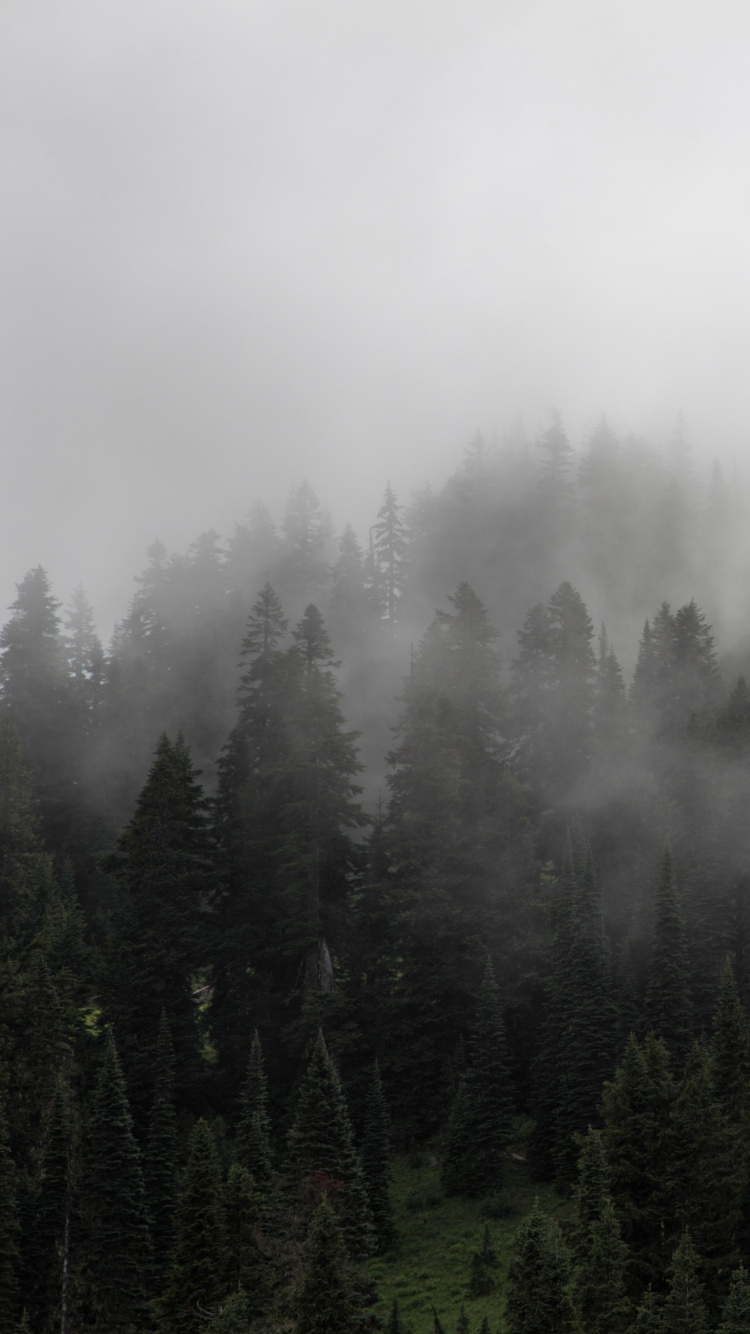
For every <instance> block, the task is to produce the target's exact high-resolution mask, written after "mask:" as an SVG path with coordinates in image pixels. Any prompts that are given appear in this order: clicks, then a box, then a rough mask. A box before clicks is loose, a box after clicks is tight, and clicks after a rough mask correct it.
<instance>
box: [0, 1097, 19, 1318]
mask: <svg viewBox="0 0 750 1334" xmlns="http://www.w3.org/2000/svg"><path fill="white" fill-rule="evenodd" d="M17 1190H18V1179H17V1173H16V1167H15V1164H14V1162H13V1159H12V1157H11V1154H10V1149H9V1148H8V1130H7V1125H6V1121H5V1110H4V1107H3V1106H2V1105H0V1329H12V1328H13V1325H14V1321H15V1317H16V1313H17V1305H18V1277H17V1264H18V1236H19V1219H18V1195H17Z"/></svg>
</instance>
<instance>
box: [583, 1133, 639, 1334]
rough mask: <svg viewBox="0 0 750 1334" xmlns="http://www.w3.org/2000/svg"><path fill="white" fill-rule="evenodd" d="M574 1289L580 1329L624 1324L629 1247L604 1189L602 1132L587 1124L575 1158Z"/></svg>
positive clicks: (594, 1332)
mask: <svg viewBox="0 0 750 1334" xmlns="http://www.w3.org/2000/svg"><path fill="white" fill-rule="evenodd" d="M579 1174H580V1175H579V1182H578V1190H577V1193H576V1203H577V1205H578V1210H577V1212H578V1220H577V1227H576V1232H575V1272H574V1283H573V1292H574V1300H575V1303H576V1307H577V1310H578V1314H579V1320H580V1324H581V1328H582V1330H583V1331H584V1332H585V1334H608V1332H609V1331H612V1334H614V1332H615V1331H616V1330H621V1329H624V1328H625V1325H626V1322H627V1316H628V1308H627V1304H626V1301H625V1272H626V1267H627V1263H628V1248H627V1246H626V1245H625V1243H624V1242H623V1240H622V1238H621V1235H620V1224H619V1221H618V1218H617V1215H616V1214H615V1210H614V1205H613V1203H612V1197H611V1195H610V1193H609V1168H608V1165H607V1160H606V1157H605V1154H604V1148H603V1145H602V1135H601V1131H598V1130H592V1129H591V1128H589V1133H588V1135H587V1136H586V1139H585V1141H584V1145H583V1150H582V1152H581V1156H580V1158H579Z"/></svg>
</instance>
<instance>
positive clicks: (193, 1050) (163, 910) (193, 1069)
mask: <svg viewBox="0 0 750 1334" xmlns="http://www.w3.org/2000/svg"><path fill="white" fill-rule="evenodd" d="M106 865H107V869H109V870H110V871H111V872H112V874H113V875H114V876H115V878H116V880H117V882H118V886H119V889H120V895H121V904H122V907H121V912H120V918H119V929H118V933H117V940H116V943H115V949H114V951H113V958H112V966H111V968H110V971H109V975H108V977H107V979H106V984H107V985H106V992H107V995H106V1000H107V1012H108V1014H109V1016H110V1017H111V1020H112V1022H113V1024H114V1027H115V1029H116V1032H117V1034H118V1040H119V1042H120V1043H121V1044H122V1046H123V1064H124V1066H125V1069H126V1070H127V1072H128V1076H129V1080H130V1087H131V1089H132V1094H133V1100H134V1106H135V1108H136V1110H137V1112H138V1115H139V1119H141V1120H145V1118H146V1115H147V1109H148V1102H149V1099H150V1093H151V1086H152V1071H153V1069H154V1061H155V1057H156V1045H157V1038H158V1031H159V1020H160V1016H161V1012H162V1010H165V1011H166V1016H167V1021H168V1024H169V1030H170V1034H171V1039H172V1043H173V1046H174V1053H175V1085H176V1093H177V1095H178V1096H180V1095H182V1096H184V1094H185V1091H186V1089H187V1088H188V1087H189V1086H190V1085H194V1083H195V1080H196V1078H197V1076H198V1073H199V1070H200V1056H199V1034H198V1027H197V1022H196V1019H197V1016H196V1005H195V1001H194V998H193V985H194V977H195V974H196V972H197V970H198V969H199V968H200V966H201V964H202V963H203V962H204V961H205V960H206V959H207V957H208V948H207V940H208V936H209V933H210V929H211V919H210V917H209V916H208V914H207V913H206V911H205V909H206V907H207V903H208V901H209V897H210V893H211V889H212V878H211V877H212V861H211V845H210V842H209V838H208V832H207V819H206V802H205V800H204V797H203V792H202V789H201V787H200V785H199V783H198V782H197V774H196V772H195V770H194V769H193V765H192V761H191V758H190V752H189V750H188V748H187V746H186V744H185V741H184V739H183V737H182V736H181V735H178V737H177V740H176V741H174V742H173V741H170V739H169V737H167V736H166V734H162V736H161V737H160V739H159V744H158V746H157V749H156V758H155V759H154V762H153V764H152V766H151V770H150V772H149V775H148V778H147V780H146V783H145V785H144V787H143V790H142V791H141V794H140V796H139V798H138V802H137V804H136V809H135V814H134V815H133V818H132V820H131V821H130V823H129V825H128V826H127V828H126V829H125V831H124V833H123V834H122V835H121V836H120V839H119V841H118V844H117V852H116V853H115V854H113V856H112V857H111V858H110V859H109V860H108V861H107V863H106Z"/></svg>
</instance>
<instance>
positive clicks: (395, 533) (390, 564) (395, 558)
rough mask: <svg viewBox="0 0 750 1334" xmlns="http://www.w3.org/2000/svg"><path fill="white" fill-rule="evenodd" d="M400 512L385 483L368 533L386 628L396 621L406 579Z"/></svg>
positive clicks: (391, 492)
mask: <svg viewBox="0 0 750 1334" xmlns="http://www.w3.org/2000/svg"><path fill="white" fill-rule="evenodd" d="M400 511H401V506H400V505H399V504H398V501H397V500H396V496H395V494H394V492H393V491H392V489H391V485H390V482H389V483H388V486H387V487H386V491H385V498H384V500H383V504H382V505H381V507H380V509H379V510H378V517H377V519H376V521H375V525H374V527H373V530H372V549H373V555H374V561H375V570H376V578H377V590H378V594H379V602H380V607H381V616H382V618H383V620H384V621H385V623H386V625H388V626H389V628H392V627H393V626H394V625H395V624H396V621H397V620H398V615H399V603H400V602H401V599H402V598H403V595H404V585H405V575H406V559H407V551H408V546H407V541H406V533H405V531H404V525H403V521H402V519H401V515H400Z"/></svg>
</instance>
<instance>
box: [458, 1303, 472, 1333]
mask: <svg viewBox="0 0 750 1334" xmlns="http://www.w3.org/2000/svg"><path fill="white" fill-rule="evenodd" d="M456 1334H471V1325H470V1323H469V1317H468V1316H467V1314H466V1311H465V1310H464V1306H463V1303H462V1304H461V1310H460V1312H459V1316H458V1320H457V1322H456Z"/></svg>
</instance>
